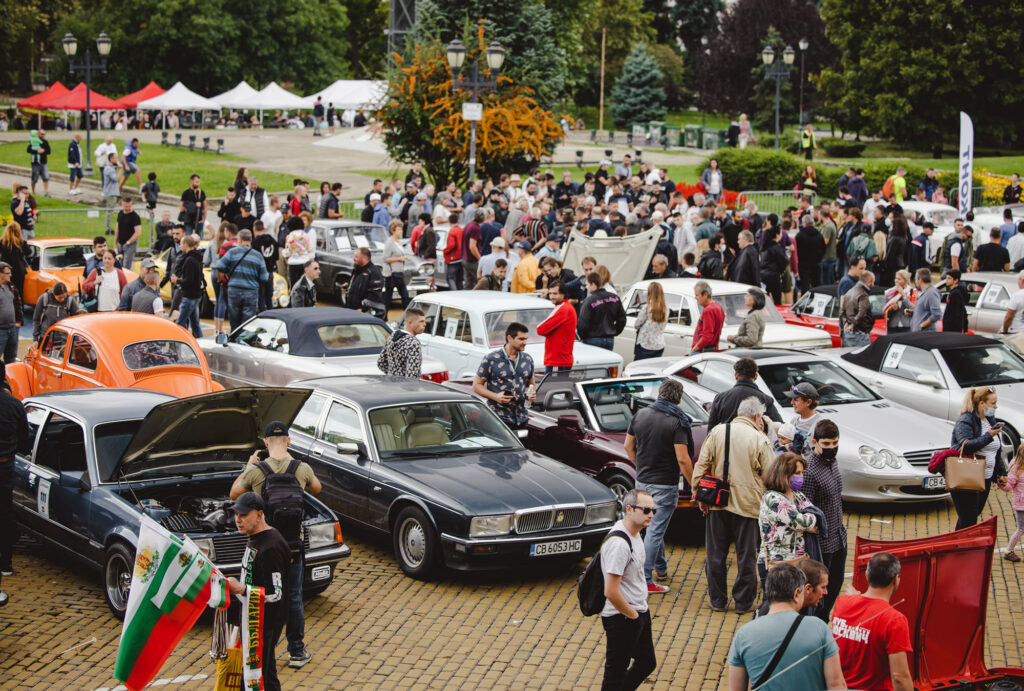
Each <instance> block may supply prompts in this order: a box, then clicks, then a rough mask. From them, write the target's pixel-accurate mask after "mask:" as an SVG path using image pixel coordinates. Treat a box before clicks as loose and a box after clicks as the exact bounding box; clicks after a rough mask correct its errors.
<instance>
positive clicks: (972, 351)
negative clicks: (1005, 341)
mask: <svg viewBox="0 0 1024 691" xmlns="http://www.w3.org/2000/svg"><path fill="white" fill-rule="evenodd" d="M939 352H940V353H941V354H942V358H943V359H944V360H945V361H946V364H947V365H949V371H950V372H952V374H953V378H954V379H956V383H957V384H959V385H960V386H961V387H962V388H965V389H966V388H968V387H971V386H984V385H999V384H1015V383H1017V382H1022V381H1024V359H1021V358H1020V357H1019V356H1017V355H1015V354H1014V353H1012V352H1011V351H1010V350H1008V349H1007V348H1005V347H1004V346H1001V345H996V344H992V345H988V346H978V347H975V348H955V349H950V350H940V351H939Z"/></svg>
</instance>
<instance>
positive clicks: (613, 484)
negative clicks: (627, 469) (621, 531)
mask: <svg viewBox="0 0 1024 691" xmlns="http://www.w3.org/2000/svg"><path fill="white" fill-rule="evenodd" d="M604 484H605V486H606V487H608V489H610V490H611V491H612V492H614V493H615V499H616V500H617V501H618V502H619V509H618V515H619V518H622V514H623V513H624V512H625V510H626V507H624V506H623V505H622V500H623V498H624V497H625V496H626V492H628V491H629V490H631V489H633V487H634V483H633V480H632V479H631V478H630V477H629V476H628V475H626V474H625V473H612V474H611V475H609V476H608V477H606V478H605V479H604Z"/></svg>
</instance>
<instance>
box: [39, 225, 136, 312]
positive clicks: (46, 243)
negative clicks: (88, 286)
mask: <svg viewBox="0 0 1024 691" xmlns="http://www.w3.org/2000/svg"><path fill="white" fill-rule="evenodd" d="M28 244H29V247H30V250H29V253H30V254H29V267H28V271H27V272H26V274H25V290H24V294H23V295H22V298H23V299H24V300H25V304H26V305H32V306H35V304H36V301H37V300H39V296H40V295H42V294H43V293H45V292H46V291H47V290H49V289H50V288H52V287H53V286H54V284H56V283H57V281H62V282H63V283H64V285H66V286H67V287H68V292H69V293H71V294H72V295H73V294H75V293H77V292H78V287H79V285H80V284H82V283H84V282H85V275H84V274H83V273H82V272H83V271H84V269H85V260H86V258H88V257H91V256H92V240H89V239H88V238H34V239H32V240H29V241H28ZM130 268H131V267H125V270H124V272H125V276H127V278H128V282H129V283H131V282H132V281H134V280H135V279H136V278H138V277H139V275H138V274H137V273H135V272H134V271H130V270H129V269H130Z"/></svg>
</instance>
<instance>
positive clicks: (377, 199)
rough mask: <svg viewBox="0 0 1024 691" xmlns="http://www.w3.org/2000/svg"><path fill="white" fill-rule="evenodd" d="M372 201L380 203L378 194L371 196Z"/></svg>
mask: <svg viewBox="0 0 1024 691" xmlns="http://www.w3.org/2000/svg"><path fill="white" fill-rule="evenodd" d="M370 201H371V202H379V201H380V195H379V194H377V193H376V192H374V193H373V194H371V195H370Z"/></svg>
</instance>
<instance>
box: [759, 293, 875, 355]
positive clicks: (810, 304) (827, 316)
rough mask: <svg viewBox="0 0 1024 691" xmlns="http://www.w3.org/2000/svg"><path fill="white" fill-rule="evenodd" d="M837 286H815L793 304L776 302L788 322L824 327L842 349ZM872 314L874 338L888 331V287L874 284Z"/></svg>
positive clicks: (834, 344) (872, 335)
mask: <svg viewBox="0 0 1024 691" xmlns="http://www.w3.org/2000/svg"><path fill="white" fill-rule="evenodd" d="M837 287H838V286H835V285H824V286H818V287H817V288H812V289H811V290H810V291H809V292H806V293H804V294H803V295H801V296H800V299H799V300H797V301H796V302H795V303H793V304H792V305H776V306H775V307H776V309H778V310H779V314H781V315H782V318H783V319H785V320H786V323H787V324H795V325H797V326H812V327H814V328H816V329H823V330H824V331H827V332H828V335H829V336H831V337H832V345H833V347H835V348H839V347H841V346H842V345H843V343H842V341H843V339H842V337H841V336H840V334H839V298H837V297H836V289H837ZM869 299H870V300H871V313H872V316H874V318H875V326H874V328H873V329H871V340H872V341H873V340H875V339H876V338H878V337H879V336H884V335H885V334H886V330H885V319H884V318H883V317H882V310H883V308H884V307H885V290H884V289H883V288H879V287H872V288H871V291H870V293H869Z"/></svg>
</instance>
